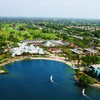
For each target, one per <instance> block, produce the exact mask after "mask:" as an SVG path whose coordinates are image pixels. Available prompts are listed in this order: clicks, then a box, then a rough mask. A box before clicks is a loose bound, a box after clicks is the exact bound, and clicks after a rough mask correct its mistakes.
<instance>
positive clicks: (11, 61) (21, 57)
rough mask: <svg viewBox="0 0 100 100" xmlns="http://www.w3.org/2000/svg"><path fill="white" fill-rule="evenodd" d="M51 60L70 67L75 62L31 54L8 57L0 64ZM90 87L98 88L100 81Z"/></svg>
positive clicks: (1, 72)
mask: <svg viewBox="0 0 100 100" xmlns="http://www.w3.org/2000/svg"><path fill="white" fill-rule="evenodd" d="M28 59H30V60H53V61H58V62H63V63H65V64H66V65H69V66H70V67H72V66H71V65H74V64H76V63H75V62H71V61H65V57H58V56H49V57H32V56H20V57H15V58H10V59H8V61H4V62H3V63H1V64H0V66H2V67H5V66H6V65H8V64H10V63H13V62H16V61H21V60H28ZM0 74H6V71H5V70H2V69H1V70H0ZM74 79H75V81H77V79H76V78H75V76H74ZM90 86H92V87H96V88H100V83H95V84H93V85H90Z"/></svg>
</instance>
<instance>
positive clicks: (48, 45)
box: [43, 41, 55, 47]
mask: <svg viewBox="0 0 100 100" xmlns="http://www.w3.org/2000/svg"><path fill="white" fill-rule="evenodd" d="M43 46H45V47H54V46H55V45H54V44H53V43H52V42H50V41H47V42H46V43H44V44H43Z"/></svg>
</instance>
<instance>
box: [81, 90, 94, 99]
mask: <svg viewBox="0 0 100 100" xmlns="http://www.w3.org/2000/svg"><path fill="white" fill-rule="evenodd" d="M82 95H83V96H84V97H86V98H87V99H89V100H92V99H91V98H90V97H89V96H87V95H86V94H85V88H84V89H83V90H82Z"/></svg>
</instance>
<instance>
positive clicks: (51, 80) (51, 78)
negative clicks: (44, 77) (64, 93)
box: [50, 75, 54, 83]
mask: <svg viewBox="0 0 100 100" xmlns="http://www.w3.org/2000/svg"><path fill="white" fill-rule="evenodd" d="M50 82H51V83H53V82H54V81H53V75H51V76H50Z"/></svg>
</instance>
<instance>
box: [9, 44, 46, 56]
mask: <svg viewBox="0 0 100 100" xmlns="http://www.w3.org/2000/svg"><path fill="white" fill-rule="evenodd" d="M11 52H12V57H14V56H16V55H18V56H20V55H22V54H23V53H30V54H45V53H44V50H43V49H42V48H40V47H38V46H36V47H34V46H33V45H32V44H31V45H30V46H27V44H26V43H22V44H19V47H17V48H12V50H11Z"/></svg>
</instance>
